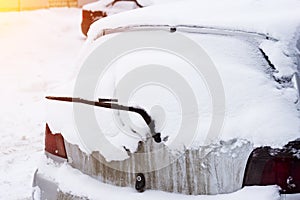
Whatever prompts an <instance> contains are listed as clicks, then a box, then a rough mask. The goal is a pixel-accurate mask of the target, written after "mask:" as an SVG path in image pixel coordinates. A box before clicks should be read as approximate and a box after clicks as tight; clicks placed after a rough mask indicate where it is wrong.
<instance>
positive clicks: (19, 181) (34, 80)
mask: <svg viewBox="0 0 300 200" xmlns="http://www.w3.org/2000/svg"><path fill="white" fill-rule="evenodd" d="M80 12H81V11H80V10H79V9H67V8H62V9H49V10H37V11H28V12H7V13H0V44H1V45H0V57H1V64H0V83H1V84H0V91H1V99H0V110H1V119H0V136H1V139H0V199H8V200H17V199H30V196H31V184H32V177H33V174H34V171H35V169H36V167H37V163H38V161H39V159H40V155H41V154H42V152H43V149H44V144H43V143H44V142H43V140H44V130H45V122H46V120H45V107H44V102H45V99H44V97H45V95H46V94H47V92H46V91H47V90H48V89H49V88H53V87H57V86H58V85H61V84H62V83H63V82H65V81H67V80H68V79H69V78H70V77H72V76H73V73H74V68H75V63H76V57H77V54H78V53H79V51H80V48H81V45H82V44H83V42H84V38H83V37H81V32H80V17H81V13H80Z"/></svg>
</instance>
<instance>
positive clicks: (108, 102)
mask: <svg viewBox="0 0 300 200" xmlns="http://www.w3.org/2000/svg"><path fill="white" fill-rule="evenodd" d="M46 99H49V100H56V101H65V102H74V103H82V104H87V105H91V106H98V107H102V108H109V109H114V110H123V111H129V112H135V113H138V114H139V115H140V116H142V118H143V119H144V121H145V122H146V124H147V125H148V127H149V129H150V133H151V136H152V137H153V139H154V141H155V142H157V143H160V142H161V134H160V133H156V132H155V124H154V120H153V119H152V118H151V116H150V115H149V114H148V113H147V112H146V111H145V110H144V109H142V108H137V107H132V106H124V105H120V104H118V103H117V102H118V100H117V99H98V101H90V100H86V99H82V98H72V97H54V96H46Z"/></svg>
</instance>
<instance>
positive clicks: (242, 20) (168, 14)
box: [88, 0, 300, 40]
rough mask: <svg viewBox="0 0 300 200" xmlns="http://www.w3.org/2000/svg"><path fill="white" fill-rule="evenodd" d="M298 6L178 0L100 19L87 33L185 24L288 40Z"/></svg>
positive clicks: (280, 0) (288, 1) (298, 21)
mask: <svg viewBox="0 0 300 200" xmlns="http://www.w3.org/2000/svg"><path fill="white" fill-rule="evenodd" d="M299 10H300V2H299V1H297V0H276V1H274V0H264V1H263V0H259V1H256V0H244V1H235V0H224V1H218V0H211V1H206V0H188V1H178V2H176V3H171V4H164V5H155V6H150V7H147V8H143V9H137V10H134V11H130V12H127V13H121V14H119V15H116V16H111V17H108V18H105V19H102V20H99V21H97V22H96V23H94V24H93V25H92V26H91V29H90V31H89V33H88V35H89V38H90V39H94V38H96V37H97V36H98V35H99V34H101V33H102V30H103V29H105V28H116V27H119V26H126V25H138V24H160V25H166V24H168V25H182V24H185V25H199V26H207V27H214V28H223V29H231V30H243V31H248V32H257V33H263V34H266V35H269V36H271V37H274V38H276V39H279V40H284V39H289V40H290V39H292V38H293V37H294V34H295V33H296V29H297V28H298V27H299V25H300V12H299Z"/></svg>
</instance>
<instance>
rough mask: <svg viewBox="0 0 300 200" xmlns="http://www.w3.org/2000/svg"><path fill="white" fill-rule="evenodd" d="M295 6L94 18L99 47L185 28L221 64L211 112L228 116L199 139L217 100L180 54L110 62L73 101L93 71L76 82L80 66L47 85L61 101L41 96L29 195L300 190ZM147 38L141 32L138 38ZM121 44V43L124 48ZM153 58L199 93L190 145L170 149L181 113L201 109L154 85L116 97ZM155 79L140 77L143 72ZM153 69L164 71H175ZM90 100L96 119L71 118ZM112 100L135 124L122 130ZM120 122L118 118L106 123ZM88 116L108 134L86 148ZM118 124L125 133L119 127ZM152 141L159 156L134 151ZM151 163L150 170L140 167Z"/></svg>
mask: <svg viewBox="0 0 300 200" xmlns="http://www.w3.org/2000/svg"><path fill="white" fill-rule="evenodd" d="M299 8H300V3H299V1H297V0H288V1H287V0H277V1H271V0H266V1H254V0H247V1H238V2H237V1H231V0H224V1H221V2H220V1H217V0H212V1H202V0H189V1H183V2H180V1H179V2H176V3H171V4H165V5H157V6H151V7H147V8H143V9H140V10H135V11H131V12H127V13H119V14H118V15H113V16H110V17H106V18H103V19H102V20H99V21H97V22H95V23H94V24H93V26H91V29H90V31H89V37H88V38H87V43H88V44H89V47H88V48H91V51H92V50H95V49H101V48H104V46H105V44H108V43H106V42H107V41H109V39H111V38H114V37H116V36H118V35H122V34H126V33H132V32H145V33H146V32H150V31H151V32H152V33H156V32H157V33H160V32H164V33H165V34H164V35H169V36H170V37H171V36H173V35H174V34H180V35H183V36H184V37H186V38H189V39H190V40H191V41H193V42H194V43H195V44H197V45H199V46H201V47H202V49H203V50H204V51H205V52H206V54H207V55H208V56H209V58H210V59H211V61H212V62H213V64H214V66H215V67H216V69H217V71H218V74H219V76H220V79H221V81H222V85H223V88H224V94H225V110H224V111H222V110H219V112H218V113H224V117H225V120H224V123H223V124H222V129H221V131H220V134H219V135H218V137H216V138H214V140H211V141H210V140H209V141H208V142H207V141H206V137H207V135H206V134H205V133H207V130H208V129H209V126H210V125H209V124H210V121H211V113H212V106H213V105H212V103H211V96H210V93H209V91H207V89H206V85H205V83H204V82H201V81H198V80H196V79H195V73H193V71H188V66H189V63H188V62H183V61H182V60H181V57H180V56H176V55H175V54H172V55H169V54H167V53H166V52H163V51H153V50H151V49H144V50H143V51H132V52H130V54H126V56H121V57H118V60H117V62H113V63H110V70H107V74H106V75H107V76H108V78H106V79H105V78H104V79H103V82H100V83H98V84H99V85H100V86H101V88H100V87H99V88H97V87H96V88H97V89H95V92H94V93H93V95H94V96H93V98H94V99H95V100H92V101H91V99H89V100H85V99H80V98H85V97H84V96H80V97H79V98H78V97H77V96H75V98H71V97H73V94H74V93H73V91H74V90H75V89H74V88H76V87H77V86H78V81H79V82H80V81H83V82H81V83H84V81H86V83H87V84H86V85H84V86H85V87H87V86H88V85H89V83H90V82H89V81H90V80H92V79H93V77H94V76H96V75H97V74H89V76H88V77H85V78H83V79H82V77H80V74H81V73H82V71H81V70H79V72H78V74H79V75H78V76H77V77H76V78H75V79H74V81H72V82H69V83H67V84H66V85H64V86H63V87H62V88H59V89H56V90H53V91H49V92H48V95H49V97H47V98H48V99H52V100H60V101H50V100H47V102H48V105H47V108H48V119H47V125H46V131H45V154H46V155H47V158H48V159H45V160H43V161H42V163H41V166H39V168H38V169H37V171H36V173H35V175H34V181H33V187H34V190H33V197H34V198H36V199H72V198H73V199H101V198H103V196H105V195H109V197H107V198H110V199H119V198H121V197H122V199H126V198H127V197H128V199H133V198H135V197H136V198H140V196H138V194H136V193H134V192H133V191H134V190H130V189H128V188H136V189H137V190H138V191H144V190H148V189H151V190H159V191H166V192H171V193H181V194H185V195H201V194H206V195H208V194H214V195H217V194H224V193H226V194H227V193H232V192H235V193H233V194H231V195H240V196H237V198H236V199H247V198H248V199H252V197H249V195H255V198H257V199H266V200H269V199H279V198H280V194H279V193H282V194H288V195H289V194H293V195H294V196H291V198H294V199H297V198H299V196H300V195H299V193H300V177H299V173H298V172H299V170H300V140H299V132H300V123H299V121H300V118H299V88H300V87H299V68H300V64H299V63H300V59H299V55H300V54H299V52H300V51H299V46H300V31H299V30H300V28H299V27H300V21H299V19H300V13H299V12H298V11H299ZM142 39H143V38H136V41H135V42H137V41H141V40H142ZM129 42H131V41H129ZM178 42H180V41H178ZM132 43H134V42H132ZM103 44H104V46H102V45H103ZM171 44H172V43H170V45H171ZM128 45H129V44H128ZM180 45H181V49H183V50H184V51H185V52H189V51H190V49H187V48H186V46H185V44H180ZM124 46H126V44H122V47H124ZM109 53H111V52H109ZM105 56H106V55H103V54H96V57H94V58H96V61H97V62H98V61H99V62H98V63H95V66H96V67H97V66H99V67H100V64H99V63H100V61H101V60H102V59H104V58H105ZM94 61H95V60H94ZM96 61H95V62H96ZM153 62H154V63H155V64H159V65H164V66H169V68H170V69H172V70H174V71H176V72H177V74H180V75H181V76H182V77H184V78H185V80H186V81H188V82H189V85H190V86H191V88H192V89H193V90H194V91H195V95H196V96H195V98H196V99H197V101H196V102H197V105H196V106H195V107H193V108H194V109H195V113H197V115H198V116H197V118H198V119H201V120H200V121H201V124H200V125H199V126H198V127H197V129H196V130H197V131H196V132H195V133H196V134H195V135H193V140H192V142H191V143H188V144H185V143H182V144H181V146H178V145H173V143H174V141H175V140H176V141H177V139H178V138H180V139H183V138H184V137H183V138H181V136H180V135H176V133H178V129H180V126H178V124H179V125H180V123H181V119H182V118H183V117H187V118H188V119H190V120H191V121H192V120H193V119H194V118H196V117H195V113H189V112H188V113H182V112H181V110H180V109H181V108H180V106H178V105H177V102H176V99H177V98H173V96H172V94H173V93H172V92H167V91H166V92H165V91H164V90H163V91H162V90H161V88H159V87H158V86H159V85H158V86H153V87H152V89H149V90H146V92H143V91H141V93H138V92H137V93H134V95H131V99H130V101H124V102H123V101H121V102H117V100H120V98H118V93H116V94H115V93H114V89H115V88H116V87H117V86H118V87H119V83H122V80H123V77H124V76H125V75H126V74H129V73H130V71H131V70H133V68H132V66H137V65H138V66H147V65H149V64H151V63H152V64H153ZM84 63H86V62H83V66H82V68H84V65H85V64H84ZM139 75H141V76H142V75H143V74H139ZM150 75H151V73H148V74H144V76H145V79H146V78H147V77H148V76H150ZM155 75H156V77H162V78H165V79H170V76H171V74H163V73H162V76H160V75H161V74H159V73H157V74H155ZM79 79H80V80H79ZM133 79H134V78H131V79H126V80H127V81H131V80H133ZM161 80H163V79H161ZM121 85H122V84H121ZM145 88H147V87H146V86H145ZM85 89H87V88H85ZM98 89H99V90H98ZM172 89H174V90H175V89H176V88H172ZM114 95H117V96H114ZM66 96H68V97H66ZM99 97H110V98H117V99H98V98H99ZM153 97H155V98H153ZM96 99H97V100H96ZM61 101H65V102H61ZM66 101H67V102H73V105H71V104H70V103H66ZM80 103H84V104H89V105H90V106H86V105H82V104H80ZM122 105H123V107H122ZM156 105H159V106H161V107H163V108H164V112H161V111H160V110H159V109H158V111H157V110H156V109H154V112H151V111H152V108H153V107H154V106H156ZM92 106H97V108H96V107H95V109H94V110H93V116H94V115H95V116H94V117H95V119H92V118H88V119H87V118H82V116H79V118H78V116H77V115H76V112H77V110H76V109H78V110H81V111H83V110H85V109H87V110H90V109H91V108H94V107H92ZM98 107H100V108H98ZM101 107H102V108H101ZM109 108H113V109H117V110H125V111H120V112H126V113H127V112H128V111H132V110H134V112H135V111H136V112H137V113H139V114H140V115H137V116H136V115H134V116H131V115H130V118H131V119H132V120H133V121H134V122H136V123H137V124H138V125H139V126H141V127H140V128H139V129H138V131H135V129H133V128H132V127H131V126H129V125H128V126H127V124H126V123H127V121H124V120H122V118H121V119H115V118H114V116H115V113H113V111H112V110H111V109H109ZM216 109H218V107H217V108H216ZM138 110H143V111H145V113H146V114H145V113H144V114H143V112H139V111H138ZM155 110H156V111H157V112H155ZM117 113H119V112H117ZM77 114H78V113H77ZM119 116H121V115H119V114H118V117H119ZM145 116H146V117H145ZM162 116H164V117H162ZM148 117H149V118H150V119H153V121H154V122H155V125H156V126H155V132H157V134H158V133H159V135H156V134H154V135H150V136H152V137H148V136H149V133H152V132H151V126H146V125H149V124H150V125H151V123H148V120H147V118H148ZM78 119H79V121H78ZM82 119H85V120H82ZM141 119H144V120H141ZM118 120H119V121H121V123H118V124H116V123H112V122H114V121H118ZM139 120H140V121H139ZM141 121H142V122H143V123H141ZM93 122H95V123H96V122H97V124H98V126H100V127H101V130H103V133H104V136H103V137H102V136H101V137H100V136H99V138H98V137H95V138H92V140H90V141H89V142H91V143H92V144H93V145H94V146H93V145H92V147H89V148H87V147H86V146H85V142H84V140H83V138H82V135H81V133H79V134H78V132H80V130H82V128H83V131H84V132H86V133H87V132H88V133H93V134H96V135H97V133H96V132H98V129H97V126H95V127H96V128H95V127H94V126H93ZM145 122H146V123H145ZM150 122H152V120H150ZM78 123H81V125H80V126H78ZM120 124H122V125H121V127H122V128H124V129H126V130H129V132H130V131H131V134H124V132H123V131H120V126H119V125H120ZM81 126H82V127H81ZM54 133H57V134H54ZM186 134H187V135H188V133H186ZM157 136H159V139H157V138H156V137H157ZM153 139H154V140H153ZM108 141H109V143H111V144H113V146H114V147H116V148H115V151H111V149H107V147H108V146H107V143H108ZM182 141H183V140H182ZM157 142H158V143H157ZM179 143H180V141H179ZM153 149H160V150H161V153H159V154H157V155H155V156H149V157H147V158H146V159H145V158H139V155H140V154H145V153H146V154H147V153H149V152H151V151H152V150H153ZM178 154H179V155H180V156H178ZM174 158H176V159H174ZM169 160H172V162H170V163H169V165H166V166H164V167H159V166H160V163H164V162H165V161H169ZM151 167H155V168H156V169H157V170H154V171H152V170H148V171H147V170H145V169H152V168H151ZM139 170H140V171H141V173H139ZM102 183H107V184H110V185H114V186H121V187H123V188H121V187H119V191H118V190H117V189H116V188H117V187H114V186H108V185H106V184H102ZM83 185H84V186H85V185H86V187H82V186H83ZM268 185H278V186H280V188H279V187H272V186H268ZM250 186H254V187H250ZM255 186H265V187H263V188H264V189H263V190H265V191H269V193H267V194H265V193H264V194H263V195H262V196H259V195H260V189H258V188H257V187H255ZM111 187H113V188H111ZM124 187H126V188H124ZM243 187H244V188H243ZM242 188H243V189H242ZM107 190H108V191H110V192H107ZM249 191H250V192H249ZM147 194H149V195H150V196H151V197H150V198H159V197H162V199H167V198H174V196H173V195H174V194H172V196H171V195H170V194H168V193H160V192H153V193H151V194H150V193H146V194H145V196H146V195H147ZM168 195H170V196H168ZM288 197H289V196H288ZM178 198H184V197H183V196H179V197H178ZM187 198H188V197H187ZM211 198H212V199H213V198H214V197H211ZM220 198H222V199H232V196H230V195H227V196H222V197H220V196H218V195H217V196H215V199H220ZM287 199H288V198H287Z"/></svg>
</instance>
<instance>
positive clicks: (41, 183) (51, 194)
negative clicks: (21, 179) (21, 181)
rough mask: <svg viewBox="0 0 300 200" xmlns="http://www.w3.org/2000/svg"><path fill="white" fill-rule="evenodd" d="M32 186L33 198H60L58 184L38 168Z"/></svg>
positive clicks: (36, 199)
mask: <svg viewBox="0 0 300 200" xmlns="http://www.w3.org/2000/svg"><path fill="white" fill-rule="evenodd" d="M32 187H33V191H32V199H33V200H42V199H58V191H59V189H58V184H57V183H56V182H54V181H53V180H51V179H50V178H46V177H45V176H43V175H42V174H40V173H39V172H38V169H37V170H36V171H35V173H34V177H33V183H32Z"/></svg>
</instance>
